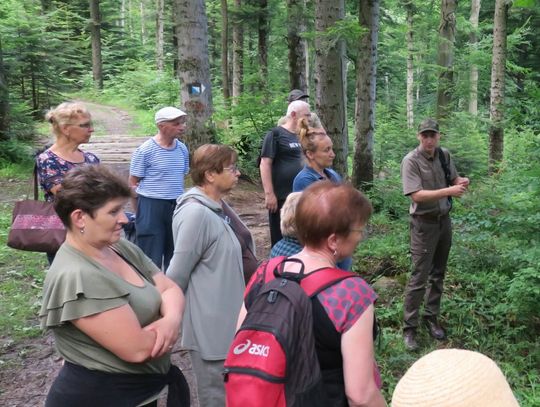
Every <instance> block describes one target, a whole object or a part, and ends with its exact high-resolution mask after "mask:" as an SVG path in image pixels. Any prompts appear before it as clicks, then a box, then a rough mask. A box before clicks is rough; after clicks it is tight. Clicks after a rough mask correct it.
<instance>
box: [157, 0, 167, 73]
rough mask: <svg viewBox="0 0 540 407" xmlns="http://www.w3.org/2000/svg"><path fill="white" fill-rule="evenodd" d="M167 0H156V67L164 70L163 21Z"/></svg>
mask: <svg viewBox="0 0 540 407" xmlns="http://www.w3.org/2000/svg"><path fill="white" fill-rule="evenodd" d="M164 8H165V0H156V68H157V70H158V71H163V66H164V60H163V47H164V44H163V21H164V17H163V14H164Z"/></svg>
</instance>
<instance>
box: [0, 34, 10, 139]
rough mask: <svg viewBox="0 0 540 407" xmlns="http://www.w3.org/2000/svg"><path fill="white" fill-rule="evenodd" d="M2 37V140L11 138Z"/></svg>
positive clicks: (0, 56)
mask: <svg viewBox="0 0 540 407" xmlns="http://www.w3.org/2000/svg"><path fill="white" fill-rule="evenodd" d="M3 56H4V54H3V52H2V40H1V39H0V141H5V140H8V139H9V136H8V130H9V87H8V83H7V75H6V67H5V66H4V58H3Z"/></svg>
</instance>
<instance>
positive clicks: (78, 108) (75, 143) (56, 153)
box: [36, 102, 99, 263]
mask: <svg viewBox="0 0 540 407" xmlns="http://www.w3.org/2000/svg"><path fill="white" fill-rule="evenodd" d="M45 118H46V119H47V121H48V122H49V123H51V129H52V132H53V133H54V135H55V136H56V141H55V143H54V144H53V145H52V146H51V147H49V148H48V149H46V150H45V151H44V152H42V153H41V154H39V155H38V157H37V159H36V164H37V172H38V177H39V183H40V185H41V188H43V192H44V194H45V200H46V201H48V202H52V201H53V200H54V195H55V194H56V192H57V191H58V190H59V189H60V184H61V182H62V180H63V179H64V176H65V175H66V173H67V172H68V171H69V170H70V169H72V168H73V167H76V166H79V165H83V164H99V158H97V157H96V156H95V155H94V154H92V153H88V152H84V151H82V150H81V149H80V148H79V145H81V144H83V143H87V142H88V140H90V136H91V135H92V132H93V131H94V128H93V126H92V121H91V120H90V119H91V117H90V113H89V112H88V110H87V109H86V107H85V106H84V105H82V104H81V103H73V102H65V103H62V104H60V105H58V106H57V107H56V108H55V109H52V110H50V111H49V112H48V113H47V115H46V116H45ZM47 258H48V259H49V263H51V262H52V259H54V253H47Z"/></svg>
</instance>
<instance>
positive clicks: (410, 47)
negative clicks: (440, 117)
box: [405, 1, 415, 129]
mask: <svg viewBox="0 0 540 407" xmlns="http://www.w3.org/2000/svg"><path fill="white" fill-rule="evenodd" d="M405 10H406V11H407V33H406V34H405V35H406V41H407V128H408V129H412V128H413V126H414V63H413V62H414V26H413V22H414V19H413V17H414V12H415V11H414V5H413V3H412V1H407V2H406V3H405Z"/></svg>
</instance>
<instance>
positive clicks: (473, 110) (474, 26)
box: [469, 0, 480, 116]
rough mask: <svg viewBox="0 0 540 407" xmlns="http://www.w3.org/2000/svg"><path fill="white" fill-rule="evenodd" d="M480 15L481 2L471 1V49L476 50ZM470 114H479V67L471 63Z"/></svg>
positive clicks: (477, 0) (478, 0)
mask: <svg viewBox="0 0 540 407" xmlns="http://www.w3.org/2000/svg"><path fill="white" fill-rule="evenodd" d="M479 15H480V0H471V17H470V19H469V21H470V23H471V35H470V38H469V41H470V42H471V49H472V50H476V48H477V46H478V35H477V32H478V17H479ZM469 113H470V114H472V115H474V116H476V115H477V114H478V66H476V64H474V63H471V75H470V88H469Z"/></svg>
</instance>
